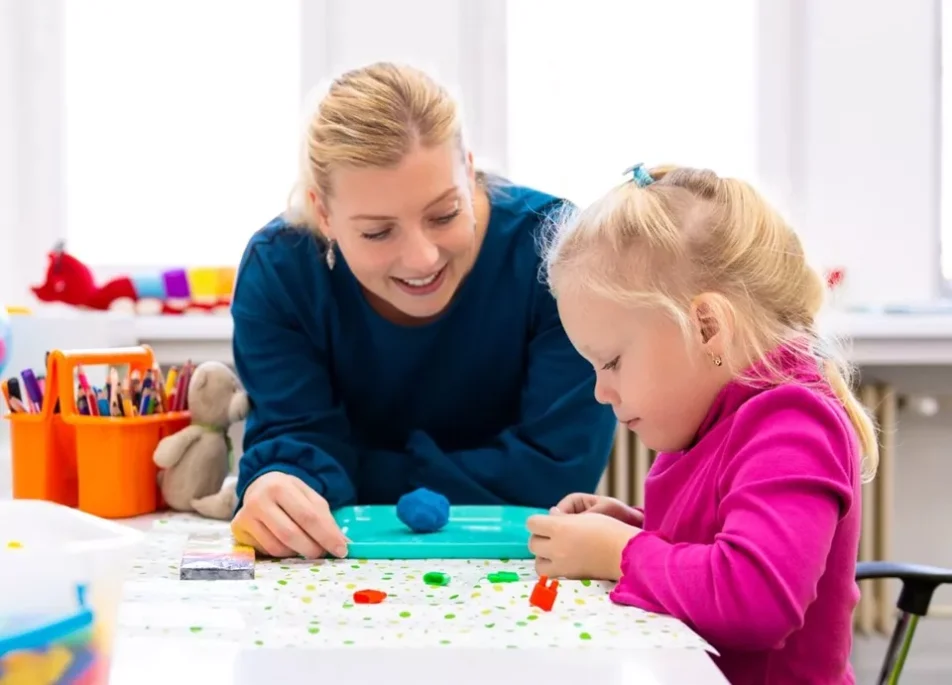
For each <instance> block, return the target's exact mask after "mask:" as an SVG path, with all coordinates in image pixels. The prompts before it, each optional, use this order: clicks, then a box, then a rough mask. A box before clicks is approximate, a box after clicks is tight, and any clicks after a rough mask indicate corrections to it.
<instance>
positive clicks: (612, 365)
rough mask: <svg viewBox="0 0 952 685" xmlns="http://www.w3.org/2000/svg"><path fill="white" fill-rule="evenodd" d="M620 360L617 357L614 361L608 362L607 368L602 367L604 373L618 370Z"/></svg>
mask: <svg viewBox="0 0 952 685" xmlns="http://www.w3.org/2000/svg"><path fill="white" fill-rule="evenodd" d="M618 359H619V358H618V357H615V358H614V359H612V360H611V361H610V362H608V363H607V364H605V366H603V367H602V371H611V370H612V369H617V368H618Z"/></svg>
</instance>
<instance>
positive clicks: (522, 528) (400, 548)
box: [334, 504, 546, 559]
mask: <svg viewBox="0 0 952 685" xmlns="http://www.w3.org/2000/svg"><path fill="white" fill-rule="evenodd" d="M544 513H546V512H545V510H544V509H533V508H530V507H511V506H493V505H463V506H453V507H450V520H449V523H447V524H446V527H445V528H443V529H442V530H439V531H437V532H435V533H414V532H413V531H412V530H410V529H409V528H407V527H406V525H404V524H403V522H401V521H400V519H398V518H397V508H396V507H395V506H393V505H384V504H371V505H364V506H356V507H342V508H341V509H338V510H337V511H336V512H335V513H334V518H335V519H336V520H337V525H339V526H340V527H341V530H342V531H343V533H344V535H346V536H347V537H348V538H350V540H351V543H350V544H349V545H348V546H347V556H349V557H351V558H356V559H531V558H532V557H533V555H532V553H531V552H530V551H529V531H528V530H526V519H528V518H529V517H530V516H532V515H534V514H544Z"/></svg>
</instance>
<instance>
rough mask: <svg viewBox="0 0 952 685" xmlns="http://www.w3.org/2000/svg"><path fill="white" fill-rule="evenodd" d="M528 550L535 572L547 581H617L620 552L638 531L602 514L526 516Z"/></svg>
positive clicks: (619, 571) (619, 569)
mask: <svg viewBox="0 0 952 685" xmlns="http://www.w3.org/2000/svg"><path fill="white" fill-rule="evenodd" d="M526 525H527V527H528V528H529V532H530V533H531V534H532V536H531V537H530V538H529V551H531V552H532V553H533V554H534V555H535V557H536V563H535V567H536V573H538V574H539V575H540V576H548V577H549V578H573V579H579V578H587V579H592V580H618V579H619V578H620V577H621V553H622V552H623V551H624V549H625V545H627V544H628V541H629V540H631V539H632V538H633V537H635V536H636V535H638V533H640V532H641V529H640V528H635V527H634V526H630V525H628V524H627V523H622V522H621V521H619V520H618V519H615V518H612V517H610V516H605V515H604V514H594V513H593V514H570V515H568V516H566V515H560V516H547V515H541V514H540V515H537V516H530V517H529V520H528V521H527V523H526Z"/></svg>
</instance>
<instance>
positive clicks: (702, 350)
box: [558, 292, 730, 452]
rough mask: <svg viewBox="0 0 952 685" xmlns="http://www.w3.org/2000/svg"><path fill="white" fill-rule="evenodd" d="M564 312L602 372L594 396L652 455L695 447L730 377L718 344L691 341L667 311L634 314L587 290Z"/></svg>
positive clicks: (563, 299) (581, 348)
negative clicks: (719, 360)
mask: <svg viewBox="0 0 952 685" xmlns="http://www.w3.org/2000/svg"><path fill="white" fill-rule="evenodd" d="M558 307H559V315H560V317H561V319H562V325H563V327H564V328H565V332H566V333H567V335H568V337H569V339H570V340H571V341H572V344H573V345H574V346H575V349H577V350H578V352H579V353H580V354H581V355H582V356H583V357H584V358H585V359H586V360H588V361H589V362H590V363H591V364H592V366H593V367H594V368H595V373H596V383H595V398H596V399H597V400H598V401H599V402H601V403H602V404H610V405H611V406H612V409H614V411H615V416H616V417H617V418H618V420H619V421H620V422H621V423H624V424H627V425H628V427H629V428H630V429H631V430H632V431H634V432H635V433H637V434H638V437H639V438H640V439H641V441H642V442H643V443H644V444H645V445H646V446H647V447H648V448H649V449H653V450H657V451H659V452H676V451H679V450H682V449H685V448H686V447H688V446H690V444H691V443H692V442H693V440H694V438H695V436H696V434H697V430H698V428H699V426H700V425H701V422H702V421H703V420H704V418H705V416H706V415H707V412H708V410H709V409H710V407H711V404H712V403H713V401H714V398H715V397H716V396H717V394H718V393H719V392H720V390H721V388H723V387H724V385H725V384H726V383H727V382H728V381H729V379H730V378H729V372H728V371H727V370H726V365H724V366H720V367H719V366H716V365H715V364H714V362H713V356H712V355H714V354H717V350H716V340H715V339H713V338H712V339H708V340H707V342H703V338H704V337H706V336H702V335H701V330H700V327H698V329H697V331H696V335H691V336H685V335H684V332H683V331H682V329H681V327H680V326H679V325H678V324H677V323H676V322H675V321H674V320H673V319H672V318H671V316H670V315H669V314H668V313H667V312H665V311H663V310H661V309H657V308H651V307H643V308H642V307H639V308H627V307H623V306H620V305H618V304H615V303H614V302H611V301H608V300H606V299H603V298H600V297H597V296H594V295H591V294H587V293H584V292H572V293H567V294H565V295H564V296H560V297H559V300H558ZM693 332H694V331H692V333H693Z"/></svg>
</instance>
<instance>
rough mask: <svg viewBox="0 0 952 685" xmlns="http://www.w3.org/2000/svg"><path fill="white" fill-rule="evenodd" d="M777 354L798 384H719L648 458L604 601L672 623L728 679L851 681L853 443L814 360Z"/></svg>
mask: <svg viewBox="0 0 952 685" xmlns="http://www.w3.org/2000/svg"><path fill="white" fill-rule="evenodd" d="M780 358H781V359H782V362H783V364H784V365H785V366H786V371H787V373H789V374H791V375H792V376H794V377H795V379H796V380H797V381H800V382H791V383H785V384H783V385H779V386H776V387H772V388H769V389H765V388H754V387H750V386H749V385H744V384H741V383H737V382H735V383H731V384H729V385H728V386H726V387H725V388H724V389H723V390H722V391H721V393H720V395H719V396H718V397H717V399H716V400H715V402H714V404H713V405H712V407H711V409H710V412H709V413H708V415H707V417H706V419H705V420H704V422H703V423H702V425H701V428H700V430H699V431H698V435H697V437H696V439H695V441H694V443H693V445H692V446H691V447H689V448H688V449H686V450H684V451H681V452H677V453H664V454H659V455H658V457H657V459H656V461H655V463H654V465H653V466H652V468H651V471H650V472H649V474H648V478H647V480H646V483H645V507H644V512H645V520H644V526H643V529H644V532H642V533H640V534H639V535H636V536H635V537H634V538H632V539H631V541H630V542H629V543H628V545H627V547H626V548H625V551H624V554H623V556H622V568H621V570H622V574H623V575H622V578H621V580H620V581H619V583H618V584H617V585H616V587H615V588H614V590H613V591H612V593H611V598H612V600H613V601H615V602H617V603H620V604H629V605H634V606H637V607H640V608H642V609H645V610H648V611H654V612H658V613H664V614H669V615H671V616H674V617H676V618H679V619H681V620H682V621H684V622H685V623H686V624H687V625H689V626H690V627H692V628H693V629H694V630H695V631H696V632H697V633H698V634H699V635H701V636H702V637H703V638H705V639H706V640H707V641H708V642H709V643H711V644H712V645H713V646H714V648H715V649H717V650H718V652H719V653H720V657H719V658H716V659H715V660H716V662H717V663H718V665H719V666H720V668H721V670H722V671H723V673H724V675H725V676H726V677H727V679H728V680H729V681H730V682H731V683H733V684H734V685H747V684H751V685H753V684H755V683H756V684H757V685H762V684H763V683H769V684H770V685H786V684H788V683H791V684H792V683H798V684H807V683H809V684H813V683H815V684H820V683H822V684H824V685H828V684H829V685H832V684H834V683H835V684H836V685H852V683H854V682H855V679H854V675H853V670H852V666H851V665H850V660H849V659H850V649H851V646H852V612H853V609H854V607H855V606H856V603H857V601H858V600H859V589H858V586H857V584H856V580H855V572H856V558H857V552H858V546H859V536H860V522H861V514H860V477H859V471H860V455H859V452H860V449H859V442H858V440H857V437H856V433H855V431H854V430H853V428H852V425H851V423H850V420H849V417H848V415H847V414H846V411H845V409H844V408H843V406H842V405H841V404H840V402H839V401H838V400H837V399H836V397H835V396H834V395H833V394H832V391H831V390H830V389H829V387H828V386H827V385H826V384H825V383H823V381H822V379H821V377H820V375H819V373H818V369H817V365H816V363H815V362H812V361H808V360H805V359H802V358H798V357H795V356H793V355H791V354H787V355H784V356H781V357H780ZM817 386H819V387H817Z"/></svg>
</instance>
